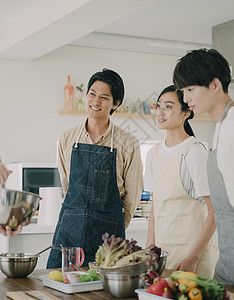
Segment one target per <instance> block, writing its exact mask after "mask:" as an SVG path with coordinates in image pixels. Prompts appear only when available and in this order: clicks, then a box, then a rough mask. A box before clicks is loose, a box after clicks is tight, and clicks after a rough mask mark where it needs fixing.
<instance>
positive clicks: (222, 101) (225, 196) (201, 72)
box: [173, 49, 234, 286]
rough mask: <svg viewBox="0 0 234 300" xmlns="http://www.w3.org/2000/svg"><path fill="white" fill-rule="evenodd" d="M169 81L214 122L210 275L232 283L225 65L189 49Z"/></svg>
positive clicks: (214, 54)
mask: <svg viewBox="0 0 234 300" xmlns="http://www.w3.org/2000/svg"><path fill="white" fill-rule="evenodd" d="M173 80H174V83H175V85H176V87H177V88H179V89H181V90H182V91H183V93H184V101H185V102H186V103H188V105H189V107H190V109H192V110H193V111H194V112H195V114H196V113H198V114H200V113H204V112H207V113H209V114H210V115H211V116H212V117H213V118H214V119H215V121H216V122H217V124H216V129H215V134H214V140H213V150H211V151H210V153H209V156H208V162H207V173H208V182H209V188H210V195H211V201H212V204H213V207H214V215H215V222H216V228H217V232H218V247H219V259H218V262H217V264H216V268H215V274H214V278H215V279H216V280H218V281H220V282H222V283H224V284H228V285H233V286H234V234H233V228H234V189H233V182H234V159H233V157H234V135H233V128H234V104H233V102H232V100H231V99H230V96H229V95H228V86H229V84H230V82H231V74H230V68H229V64H228V62H227V61H226V59H225V58H224V57H223V56H222V55H221V54H220V53H219V52H218V51H216V50H214V49H210V50H207V49H200V50H193V51H191V52H189V53H188V54H186V55H185V56H184V57H183V58H181V59H180V61H179V62H178V64H177V66H176V68H175V70H174V77H173Z"/></svg>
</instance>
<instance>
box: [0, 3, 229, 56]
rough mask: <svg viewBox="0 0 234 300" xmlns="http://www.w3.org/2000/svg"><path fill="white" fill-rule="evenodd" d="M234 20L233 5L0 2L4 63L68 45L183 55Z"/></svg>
mask: <svg viewBox="0 0 234 300" xmlns="http://www.w3.org/2000/svg"><path fill="white" fill-rule="evenodd" d="M233 16H234V0H222V1H220V0H205V1H204V0H0V36H1V38H0V59H10V60H25V61H30V60H34V59H36V58H38V57H40V56H42V55H45V54H47V53H49V52H51V51H53V50H56V49H57V48H60V47H62V46H64V45H73V46H89V47H98V48H109V49H119V50H130V51H140V52H146V53H160V54H168V55H183V54H184V53H185V52H186V51H187V50H189V49H194V48H200V47H211V45H212V27H213V26H215V25H219V24H221V23H224V22H228V21H231V20H232V19H233Z"/></svg>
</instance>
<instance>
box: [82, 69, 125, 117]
mask: <svg viewBox="0 0 234 300" xmlns="http://www.w3.org/2000/svg"><path fill="white" fill-rule="evenodd" d="M95 81H102V82H105V83H107V84H108V85H109V86H110V89H111V93H112V96H113V104H114V105H116V104H117V101H118V100H120V104H119V106H120V105H121V104H122V102H123V98H124V83H123V79H122V78H121V77H120V75H119V74H118V73H116V72H115V71H113V70H110V69H103V70H102V71H101V72H97V73H95V74H93V75H92V76H91V78H90V79H89V82H88V88H87V94H88V92H89V90H90V87H91V86H92V85H93V84H94V82H95ZM113 112H114V110H113V109H111V111H110V114H113Z"/></svg>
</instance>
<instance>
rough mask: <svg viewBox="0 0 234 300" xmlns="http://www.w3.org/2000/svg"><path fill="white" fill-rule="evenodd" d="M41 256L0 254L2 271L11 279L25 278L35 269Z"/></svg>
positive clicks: (0, 268)
mask: <svg viewBox="0 0 234 300" xmlns="http://www.w3.org/2000/svg"><path fill="white" fill-rule="evenodd" d="M38 257H39V255H34V254H32V253H2V254H0V270H1V271H2V272H3V273H4V274H5V275H6V276H7V277H10V278H24V277H26V276H28V275H29V274H30V273H32V271H33V270H34V269H35V267H36V264H37V259H38Z"/></svg>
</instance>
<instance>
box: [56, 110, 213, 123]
mask: <svg viewBox="0 0 234 300" xmlns="http://www.w3.org/2000/svg"><path fill="white" fill-rule="evenodd" d="M59 114H60V115H87V112H86V110H82V111H78V110H73V111H66V110H61V111H59ZM113 117H116V118H129V117H131V118H137V119H139V118H142V117H143V118H147V119H152V118H155V116H154V115H146V114H143V115H141V114H137V113H127V112H115V113H114V114H113ZM190 121H198V122H214V119H213V118H212V117H211V116H210V115H208V114H207V113H204V114H201V115H199V116H195V117H194V119H192V120H190Z"/></svg>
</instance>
